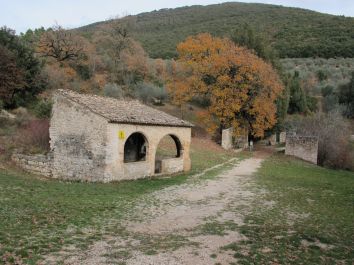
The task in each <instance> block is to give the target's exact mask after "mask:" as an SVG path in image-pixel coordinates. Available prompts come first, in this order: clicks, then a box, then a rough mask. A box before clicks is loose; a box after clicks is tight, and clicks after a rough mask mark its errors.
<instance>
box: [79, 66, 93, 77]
mask: <svg viewBox="0 0 354 265" xmlns="http://www.w3.org/2000/svg"><path fill="white" fill-rule="evenodd" d="M75 70H76V72H77V74H78V75H79V76H80V77H81V79H83V80H88V79H90V78H91V77H92V72H91V70H90V68H89V66H88V65H85V64H78V65H76V67H75Z"/></svg>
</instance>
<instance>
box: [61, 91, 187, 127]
mask: <svg viewBox="0 0 354 265" xmlns="http://www.w3.org/2000/svg"><path fill="white" fill-rule="evenodd" d="M58 92H59V93H60V94H61V95H63V96H65V97H67V98H69V99H71V100H73V101H75V102H77V103H79V104H80V105H83V106H85V107H87V108H88V109H89V110H91V111H92V112H94V113H97V114H99V115H101V116H103V117H104V118H106V119H107V120H108V121H109V122H112V123H133V124H149V125H160V126H178V127H193V124H191V123H190V122H187V121H184V120H181V119H179V118H177V117H174V116H172V115H169V114H167V113H165V112H163V111H160V110H157V109H154V108H152V107H149V106H147V105H144V104H142V103H141V102H139V101H138V100H130V99H114V98H110V97H102V96H96V95H88V94H79V93H76V92H74V91H71V90H63V89H59V90H58Z"/></svg>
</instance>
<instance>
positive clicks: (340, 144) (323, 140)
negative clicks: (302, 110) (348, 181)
mask: <svg viewBox="0 0 354 265" xmlns="http://www.w3.org/2000/svg"><path fill="white" fill-rule="evenodd" d="M287 125H288V130H291V131H295V132H296V133H297V134H299V135H310V136H317V137H318V139H319V144H318V162H319V165H322V166H326V167H331V168H341V169H353V166H354V165H353V163H354V161H353V160H352V154H351V150H350V145H349V142H350V140H349V139H350V124H349V122H348V120H346V119H345V118H343V117H342V115H341V113H340V112H339V111H334V112H330V113H328V114H323V113H317V114H316V115H313V116H308V117H302V116H296V117H293V119H292V120H291V121H288V124H287Z"/></svg>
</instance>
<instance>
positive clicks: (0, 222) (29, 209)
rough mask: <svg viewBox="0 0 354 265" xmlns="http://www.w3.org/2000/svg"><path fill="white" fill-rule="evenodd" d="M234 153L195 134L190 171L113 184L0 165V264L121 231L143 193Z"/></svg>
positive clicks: (36, 257)
mask: <svg viewBox="0 0 354 265" xmlns="http://www.w3.org/2000/svg"><path fill="white" fill-rule="evenodd" d="M163 147H164V146H162V149H163ZM162 151H163V150H162ZM233 156H235V154H234V153H228V152H225V151H223V150H222V149H221V148H220V147H219V146H217V145H216V144H215V143H213V142H211V141H210V140H206V139H196V138H193V143H192V147H191V159H192V164H193V168H192V171H191V172H190V173H188V174H181V175H178V176H174V177H171V178H163V179H144V180H137V181H126V182H121V183H111V184H97V183H80V182H62V181H57V180H50V179H44V178H39V177H36V176H33V175H29V174H26V173H24V172H20V171H18V170H16V169H7V170H4V169H0V202H1V203H0V264H1V262H4V263H5V262H9V264H13V263H15V260H16V259H18V260H20V262H22V261H23V262H24V263H26V264H35V263H36V261H37V260H39V259H40V257H41V256H42V255H45V254H47V253H49V252H55V251H59V250H60V249H61V248H62V247H64V246H67V245H75V246H76V247H79V248H83V249H85V248H87V247H88V246H89V245H90V244H91V243H92V242H94V241H96V240H99V239H100V238H102V237H104V236H109V235H112V234H114V235H117V234H122V233H123V232H122V231H121V230H120V229H121V227H120V225H119V224H120V220H122V218H123V217H125V216H127V215H129V209H131V206H132V205H134V203H136V202H137V201H138V200H139V198H141V197H142V196H143V195H146V194H147V193H150V192H153V191H155V190H158V189H161V188H164V187H167V186H170V185H176V184H181V183H184V182H185V181H186V180H187V178H188V176H191V175H192V174H195V173H197V172H201V171H202V170H203V169H206V168H208V167H212V166H214V165H216V164H219V163H222V162H225V161H227V160H229V159H230V158H232V157H233ZM220 170H221V169H215V170H212V171H209V172H208V173H207V175H210V176H211V175H216V174H217V173H218V172H219V171H220ZM112 220H113V221H112ZM19 264H21V263H19Z"/></svg>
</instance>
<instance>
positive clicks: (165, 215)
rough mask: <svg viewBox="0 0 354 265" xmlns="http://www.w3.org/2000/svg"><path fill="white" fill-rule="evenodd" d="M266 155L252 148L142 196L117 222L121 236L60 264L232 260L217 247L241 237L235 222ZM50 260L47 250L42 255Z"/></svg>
mask: <svg viewBox="0 0 354 265" xmlns="http://www.w3.org/2000/svg"><path fill="white" fill-rule="evenodd" d="M268 155H269V154H267V153H265V152H255V155H254V156H253V157H252V158H248V159H245V160H242V161H238V163H235V164H234V165H233V166H232V167H231V168H230V169H229V170H226V171H224V172H223V173H221V174H219V175H218V176H217V177H215V178H212V179H208V180H200V179H199V178H198V180H193V179H191V180H190V181H188V182H187V183H186V184H183V185H176V186H172V187H168V188H165V189H163V190H159V191H156V192H154V193H152V194H150V195H148V196H146V197H144V198H143V200H142V201H141V202H140V203H139V204H138V205H137V206H136V207H135V208H134V209H133V210H132V213H131V215H130V217H129V220H126V221H125V222H124V223H123V224H122V226H123V227H124V229H125V236H124V237H112V238H105V240H103V241H98V242H96V243H95V244H94V245H92V246H91V247H90V249H89V250H88V251H85V252H84V253H80V254H79V255H77V252H76V251H74V252H73V253H71V254H70V255H68V256H67V258H65V261H64V264H75V265H76V264H128V265H134V264H145V265H147V264H154V265H158V264H161V265H166V264H193V265H199V264H200V265H208V264H210V265H214V264H217V263H219V264H229V263H231V262H235V259H234V258H233V256H232V255H231V253H229V252H227V251H223V250H222V249H221V247H223V246H225V245H227V244H230V243H235V242H236V243H237V242H239V241H240V240H243V239H245V238H244V236H243V235H241V234H240V233H239V232H238V230H237V227H238V226H240V225H242V224H243V221H244V217H245V215H246V214H247V213H249V212H250V210H251V209H250V204H251V202H252V200H253V197H254V195H255V194H254V189H251V186H252V185H253V177H252V176H253V174H254V173H255V172H256V171H257V169H258V168H259V167H260V165H261V163H262V161H263V159H264V158H265V157H266V156H268ZM252 190H253V191H252ZM260 192H262V191H260ZM75 252H76V254H75ZM55 260H56V259H55V258H53V256H52V257H48V259H47V260H46V261H47V263H51V262H53V261H55ZM119 262H120V263H119Z"/></svg>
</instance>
